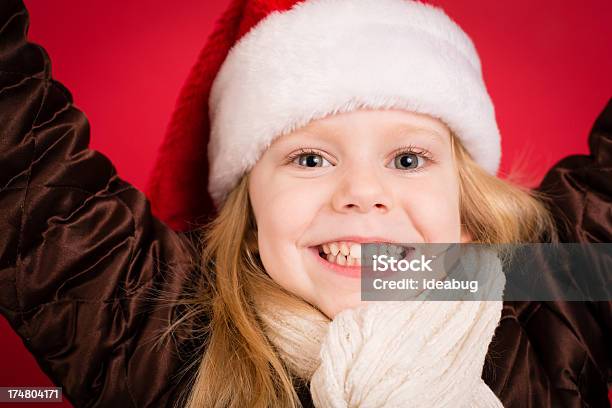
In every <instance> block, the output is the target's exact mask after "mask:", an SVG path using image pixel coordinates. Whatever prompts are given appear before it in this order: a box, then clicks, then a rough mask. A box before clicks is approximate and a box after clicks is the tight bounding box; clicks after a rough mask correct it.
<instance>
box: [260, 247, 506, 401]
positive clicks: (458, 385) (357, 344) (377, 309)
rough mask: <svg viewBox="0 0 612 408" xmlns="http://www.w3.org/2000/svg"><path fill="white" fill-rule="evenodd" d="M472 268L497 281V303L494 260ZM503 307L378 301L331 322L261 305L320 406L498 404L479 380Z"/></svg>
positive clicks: (284, 353) (271, 332) (274, 337)
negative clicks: (308, 383) (307, 381)
mask: <svg viewBox="0 0 612 408" xmlns="http://www.w3.org/2000/svg"><path fill="white" fill-rule="evenodd" d="M477 264H478V265H479V268H481V269H482V270H483V271H486V273H488V274H491V273H493V276H494V277H495V279H493V280H491V281H490V282H492V284H491V285H489V286H488V287H487V288H483V289H484V290H487V291H488V293H489V294H490V295H489V297H488V298H489V299H501V295H502V293H503V287H504V285H505V278H504V276H503V273H502V266H501V262H500V260H499V258H498V257H497V256H495V255H493V256H487V258H486V259H485V260H483V258H482V257H481V258H479V261H478V263H477ZM488 276H492V275H488ZM493 296H497V297H493ZM501 309H502V301H501V300H496V301H469V300H468V301H383V302H374V303H369V304H366V305H362V306H359V307H356V308H353V309H346V310H344V311H342V312H340V313H338V314H337V315H336V316H335V318H334V319H333V320H332V321H331V322H330V320H329V319H328V318H327V317H326V316H324V315H323V314H321V313H320V312H316V311H315V309H314V308H313V309H312V310H313V311H312V313H304V310H305V309H303V310H300V311H299V312H296V311H290V310H286V309H281V308H279V307H275V305H273V304H272V303H271V302H269V301H263V302H262V301H261V300H259V301H258V314H259V315H260V317H261V319H262V321H263V323H264V327H265V330H266V334H267V336H268V338H269V339H270V340H271V342H272V343H273V344H274V345H275V346H276V348H277V350H278V352H279V353H280V355H281V358H282V359H283V360H284V361H285V363H286V364H287V366H288V367H289V369H290V370H291V371H292V372H293V374H294V375H296V376H298V377H300V378H302V379H306V380H310V392H311V395H312V398H313V401H314V403H315V405H316V406H317V407H321V408H328V407H329V408H336V407H338V408H339V407H351V408H352V407H362V408H365V407H368V408H369V407H372V408H373V407H408V406H409V407H427V408H429V407H502V404H501V402H500V401H499V399H498V398H497V396H496V395H495V394H494V393H493V392H492V391H491V389H490V388H489V387H488V386H487V385H486V384H485V383H484V381H483V380H482V378H481V375H482V368H483V365H484V360H485V356H486V354H487V350H488V347H489V343H490V342H491V339H492V338H493V334H494V331H495V328H496V327H497V325H498V323H499V319H500V315H501Z"/></svg>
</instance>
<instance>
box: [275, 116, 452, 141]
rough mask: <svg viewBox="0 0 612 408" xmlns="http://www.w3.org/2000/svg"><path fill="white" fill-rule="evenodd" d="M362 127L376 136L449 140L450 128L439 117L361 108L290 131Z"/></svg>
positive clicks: (324, 132)
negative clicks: (406, 136) (423, 136)
mask: <svg viewBox="0 0 612 408" xmlns="http://www.w3.org/2000/svg"><path fill="white" fill-rule="evenodd" d="M364 130H367V131H368V132H372V134H375V135H377V136H387V135H388V136H394V135H402V136H404V135H411V134H428V135H431V136H433V137H435V138H439V139H441V140H448V136H449V135H450V130H449V128H448V127H447V126H446V124H444V122H442V121H441V120H439V119H436V118H434V117H432V116H429V115H425V114H420V113H415V112H410V111H404V110H396V109H386V110H380V109H360V110H355V111H351V112H343V113H337V114H334V115H329V116H326V117H324V118H322V119H317V120H313V121H311V122H309V123H308V124H307V125H306V126H304V127H302V128H299V129H296V130H295V131H294V132H292V133H291V134H293V135H296V136H299V135H305V134H308V135H310V136H332V137H333V136H336V135H344V134H345V133H348V132H351V133H354V132H357V131H364ZM291 134H290V135H291ZM290 135H287V136H290Z"/></svg>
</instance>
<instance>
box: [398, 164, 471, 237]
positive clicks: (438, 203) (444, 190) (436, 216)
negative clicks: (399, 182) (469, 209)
mask: <svg viewBox="0 0 612 408" xmlns="http://www.w3.org/2000/svg"><path fill="white" fill-rule="evenodd" d="M399 196H400V197H401V198H400V201H401V205H402V207H403V208H404V210H405V212H406V213H407V215H408V217H409V218H410V221H411V223H412V224H413V225H414V227H415V228H416V229H417V230H418V231H419V233H420V235H421V237H422V238H423V240H424V241H425V242H440V243H449V242H460V238H461V216H460V212H459V186H458V181H457V180H456V178H455V177H454V176H453V175H452V174H449V175H447V176H446V177H442V176H440V177H436V178H435V179H433V180H432V179H431V178H429V179H428V180H425V179H423V180H419V181H418V182H415V183H411V187H410V188H409V189H404V190H403V191H402V192H401V193H400V195H399Z"/></svg>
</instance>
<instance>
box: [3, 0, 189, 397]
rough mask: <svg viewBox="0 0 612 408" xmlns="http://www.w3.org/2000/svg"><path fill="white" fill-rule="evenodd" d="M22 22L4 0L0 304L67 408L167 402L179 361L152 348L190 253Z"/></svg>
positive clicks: (24, 16) (20, 9)
mask: <svg viewBox="0 0 612 408" xmlns="http://www.w3.org/2000/svg"><path fill="white" fill-rule="evenodd" d="M28 24H29V16H28V13H27V11H26V9H25V7H24V5H23V3H22V1H21V0H2V2H1V3H0V312H1V313H2V314H3V315H4V316H5V317H6V318H7V319H8V321H9V323H10V325H11V326H12V327H13V328H14V330H16V331H17V333H18V334H19V335H20V336H21V338H22V339H23V341H24V343H25V345H26V347H27V348H28V349H29V350H30V351H31V352H32V353H33V354H34V355H35V357H36V358H37V361H38V363H39V364H40V366H41V368H42V369H43V370H44V371H45V372H46V373H47V374H48V375H49V376H50V378H51V379H52V380H53V381H54V382H55V383H56V384H58V385H61V386H62V387H63V391H64V395H65V396H67V397H68V399H70V400H71V402H73V403H74V405H75V406H79V407H80V406H112V404H115V406H117V407H130V406H134V407H135V406H138V407H145V406H155V407H160V406H165V405H166V404H167V403H168V401H170V400H171V399H172V398H173V397H172V393H174V392H175V391H176V389H177V387H175V386H174V384H175V383H176V382H177V381H178V378H177V377H175V374H176V371H177V369H178V368H179V367H178V363H177V358H176V355H175V353H174V349H173V348H172V347H171V346H169V345H166V347H161V348H158V349H154V348H153V346H154V343H155V341H156V340H158V338H159V336H160V335H161V333H162V332H163V330H165V329H166V327H167V324H168V321H169V320H170V317H171V315H172V313H174V312H175V311H176V309H175V308H174V307H173V306H172V305H173V303H174V301H176V299H177V296H178V293H180V292H181V291H182V288H183V285H184V282H185V277H186V276H187V274H188V269H189V266H188V264H189V259H190V256H191V255H192V254H191V253H190V249H189V247H188V246H187V245H185V242H186V240H184V239H183V238H182V237H181V236H179V235H177V234H176V233H174V232H173V231H172V230H171V229H170V228H168V227H166V226H165V225H164V224H163V223H161V222H160V221H158V220H157V219H155V218H154V217H153V216H152V215H151V212H150V208H149V203H148V202H147V200H146V199H145V196H144V195H143V194H142V193H141V192H140V191H138V190H136V189H135V188H134V187H132V186H131V185H129V184H128V183H126V182H124V181H122V180H121V179H119V178H118V177H117V174H116V171H115V168H114V167H113V165H112V163H111V162H110V161H109V160H108V159H107V158H106V157H105V156H104V155H102V154H100V153H99V152H96V151H94V150H90V149H88V143H89V125H88V122H87V119H86V117H85V115H84V114H83V113H82V112H80V111H79V110H78V109H77V108H75V107H74V105H73V103H72V97H71V95H70V93H69V91H68V90H67V89H66V88H64V87H63V86H62V85H61V84H60V83H58V82H56V81H55V80H53V78H52V77H51V66H50V62H49V57H48V56H47V54H46V53H45V51H44V50H43V49H42V48H41V47H40V46H38V45H35V44H32V43H29V42H28V41H27V39H26V32H27V29H28ZM162 298H163V299H164V300H163V301H161V300H159V299H162Z"/></svg>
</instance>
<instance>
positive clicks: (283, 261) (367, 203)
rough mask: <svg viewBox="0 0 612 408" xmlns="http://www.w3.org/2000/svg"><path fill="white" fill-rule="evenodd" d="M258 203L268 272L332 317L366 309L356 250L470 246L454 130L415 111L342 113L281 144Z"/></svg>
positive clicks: (254, 201) (255, 194)
mask: <svg viewBox="0 0 612 408" xmlns="http://www.w3.org/2000/svg"><path fill="white" fill-rule="evenodd" d="M249 197H250V200H251V205H252V207H253V212H254V215H255V219H256V221H257V233H258V245H259V254H260V257H261V260H262V262H263V265H264V267H265V269H266V271H267V272H268V274H269V275H270V276H271V277H272V279H274V281H276V282H277V283H278V284H279V285H281V286H282V287H284V288H285V289H287V290H289V291H290V292H292V293H294V294H296V295H298V296H300V297H302V298H303V299H305V300H306V301H308V302H310V303H311V304H313V305H315V306H317V307H319V308H320V309H321V311H323V312H324V313H325V314H326V315H327V316H328V317H330V318H333V317H334V316H335V315H336V314H337V313H338V312H340V311H342V310H344V309H346V308H351V307H355V306H358V305H359V304H360V280H359V279H358V277H359V273H358V272H359V267H358V266H355V264H356V263H357V259H358V258H359V257H358V256H356V257H353V256H352V255H355V252H356V250H357V249H358V246H357V245H355V244H357V243H369V242H399V243H402V242H404V243H449V242H464V241H466V240H468V238H467V237H466V236H464V235H463V234H462V229H461V220H460V212H459V179H458V174H457V171H456V167H455V159H454V157H453V152H452V149H451V135H450V131H449V129H448V128H447V127H446V125H445V124H444V123H443V122H441V121H439V120H437V119H434V118H432V117H430V116H427V115H421V114H416V113H411V112H407V111H401V110H357V111H353V112H348V113H341V114H337V115H333V116H328V117H326V118H323V119H320V120H315V121H312V122H310V123H309V124H308V125H307V126H305V127H302V128H300V129H298V130H296V131H294V132H292V133H290V134H287V135H284V136H281V137H279V138H278V139H276V140H275V141H274V142H273V143H272V145H271V146H270V148H269V149H268V150H267V151H266V152H265V153H264V154H263V155H262V157H261V158H260V159H259V161H258V162H257V163H256V165H255V166H254V167H253V169H252V170H251V173H250V176H249ZM351 247H352V249H351ZM325 252H332V254H331V255H326V254H325ZM320 253H321V255H320ZM357 255H358V254H357ZM325 258H327V259H325Z"/></svg>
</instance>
